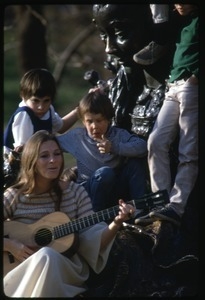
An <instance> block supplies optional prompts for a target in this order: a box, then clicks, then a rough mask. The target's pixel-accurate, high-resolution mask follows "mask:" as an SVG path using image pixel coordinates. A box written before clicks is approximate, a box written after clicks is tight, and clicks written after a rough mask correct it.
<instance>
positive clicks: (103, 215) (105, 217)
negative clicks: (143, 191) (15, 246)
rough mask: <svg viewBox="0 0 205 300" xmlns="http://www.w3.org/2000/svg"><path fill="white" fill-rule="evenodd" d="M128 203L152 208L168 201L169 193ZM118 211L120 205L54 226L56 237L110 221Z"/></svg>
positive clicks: (152, 195)
mask: <svg viewBox="0 0 205 300" xmlns="http://www.w3.org/2000/svg"><path fill="white" fill-rule="evenodd" d="M128 203H130V204H132V205H133V206H134V207H135V208H136V209H145V208H152V207H155V206H158V205H164V204H165V203H168V194H167V191H166V190H163V191H158V192H156V193H151V194H147V195H144V196H143V197H141V198H139V199H137V200H131V201H129V202H128ZM118 212H119V205H116V206H113V207H110V208H107V209H104V210H101V211H98V212H96V213H93V214H92V215H89V216H86V217H83V218H79V219H77V220H74V221H70V222H68V223H66V224H62V225H60V226H56V227H54V228H53V235H54V239H57V238H60V237H62V236H65V235H68V234H71V233H75V232H78V231H79V230H82V229H84V228H86V227H89V226H92V225H95V224H97V223H99V222H102V221H109V220H111V219H113V218H114V217H115V216H117V214H118Z"/></svg>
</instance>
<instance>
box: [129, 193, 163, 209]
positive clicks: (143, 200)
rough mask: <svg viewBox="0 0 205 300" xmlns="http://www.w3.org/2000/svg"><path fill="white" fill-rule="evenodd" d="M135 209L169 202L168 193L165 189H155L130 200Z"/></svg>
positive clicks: (149, 207)
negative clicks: (153, 191) (155, 190)
mask: <svg viewBox="0 0 205 300" xmlns="http://www.w3.org/2000/svg"><path fill="white" fill-rule="evenodd" d="M132 202H134V206H135V207H136V208H137V209H145V208H148V209H151V208H153V207H155V206H164V205H166V204H167V203H169V195H168V192H167V190H161V191H157V192H155V193H150V194H146V195H144V196H142V197H140V198H139V199H136V200H132Z"/></svg>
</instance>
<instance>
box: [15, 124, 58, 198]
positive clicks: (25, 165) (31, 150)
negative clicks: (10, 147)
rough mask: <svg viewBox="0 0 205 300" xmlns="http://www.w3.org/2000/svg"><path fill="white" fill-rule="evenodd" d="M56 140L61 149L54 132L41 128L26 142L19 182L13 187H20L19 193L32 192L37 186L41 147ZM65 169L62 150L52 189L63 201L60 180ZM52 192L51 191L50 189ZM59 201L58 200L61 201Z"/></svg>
mask: <svg viewBox="0 0 205 300" xmlns="http://www.w3.org/2000/svg"><path fill="white" fill-rule="evenodd" d="M47 141H54V142H55V143H56V144H57V145H58V147H59V149H61V147H60V145H59V142H58V140H57V138H56V137H55V135H54V134H51V133H49V132H48V131H46V130H39V131H37V132H36V133H34V134H33V135H32V136H31V137H30V138H29V140H28V141H27V142H26V143H25V145H24V148H23V152H22V155H21V167H20V172H19V176H18V180H17V183H16V184H14V185H13V186H12V187H14V188H17V189H18V195H19V194H20V193H24V194H30V193H32V192H33V190H34V187H35V167H36V162H37V159H38V155H39V151H40V147H41V145H42V144H43V143H44V142H47ZM63 170H64V157H63V152H62V165H61V168H60V172H59V175H58V177H57V178H55V179H54V180H53V183H52V191H54V192H55V193H56V194H57V196H58V198H59V197H60V198H59V199H60V200H59V201H61V197H62V190H61V188H60V185H59V180H60V178H61V175H62V173H63ZM50 192H51V191H50ZM59 201H58V202H59Z"/></svg>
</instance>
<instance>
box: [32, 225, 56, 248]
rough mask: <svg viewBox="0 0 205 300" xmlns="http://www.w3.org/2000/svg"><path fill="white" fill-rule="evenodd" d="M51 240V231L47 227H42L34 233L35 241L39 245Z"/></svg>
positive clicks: (44, 244)
mask: <svg viewBox="0 0 205 300" xmlns="http://www.w3.org/2000/svg"><path fill="white" fill-rule="evenodd" d="M51 241H52V233H51V231H50V230H49V229H46V228H42V229H40V230H39V231H38V232H37V233H36V235H35V242H36V244H37V245H39V246H46V245H48V244H49V243H50V242H51Z"/></svg>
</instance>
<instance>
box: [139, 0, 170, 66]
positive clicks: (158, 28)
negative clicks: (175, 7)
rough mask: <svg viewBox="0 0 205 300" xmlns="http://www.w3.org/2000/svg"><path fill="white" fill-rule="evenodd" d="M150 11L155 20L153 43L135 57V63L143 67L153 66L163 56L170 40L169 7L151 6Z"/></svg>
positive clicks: (162, 5) (161, 5)
mask: <svg viewBox="0 0 205 300" xmlns="http://www.w3.org/2000/svg"><path fill="white" fill-rule="evenodd" d="M150 10H151V13H152V20H153V34H152V35H153V36H152V41H151V42H150V43H149V45H147V46H146V47H144V48H143V49H142V50H140V51H139V52H138V53H136V54H135V55H134V56H133V59H134V61H135V62H136V63H139V64H142V65H151V64H153V63H155V62H156V61H157V60H158V59H159V58H160V57H161V56H163V55H164V54H165V53H166V51H167V45H166V44H167V41H168V39H169V5H168V4H150Z"/></svg>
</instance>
